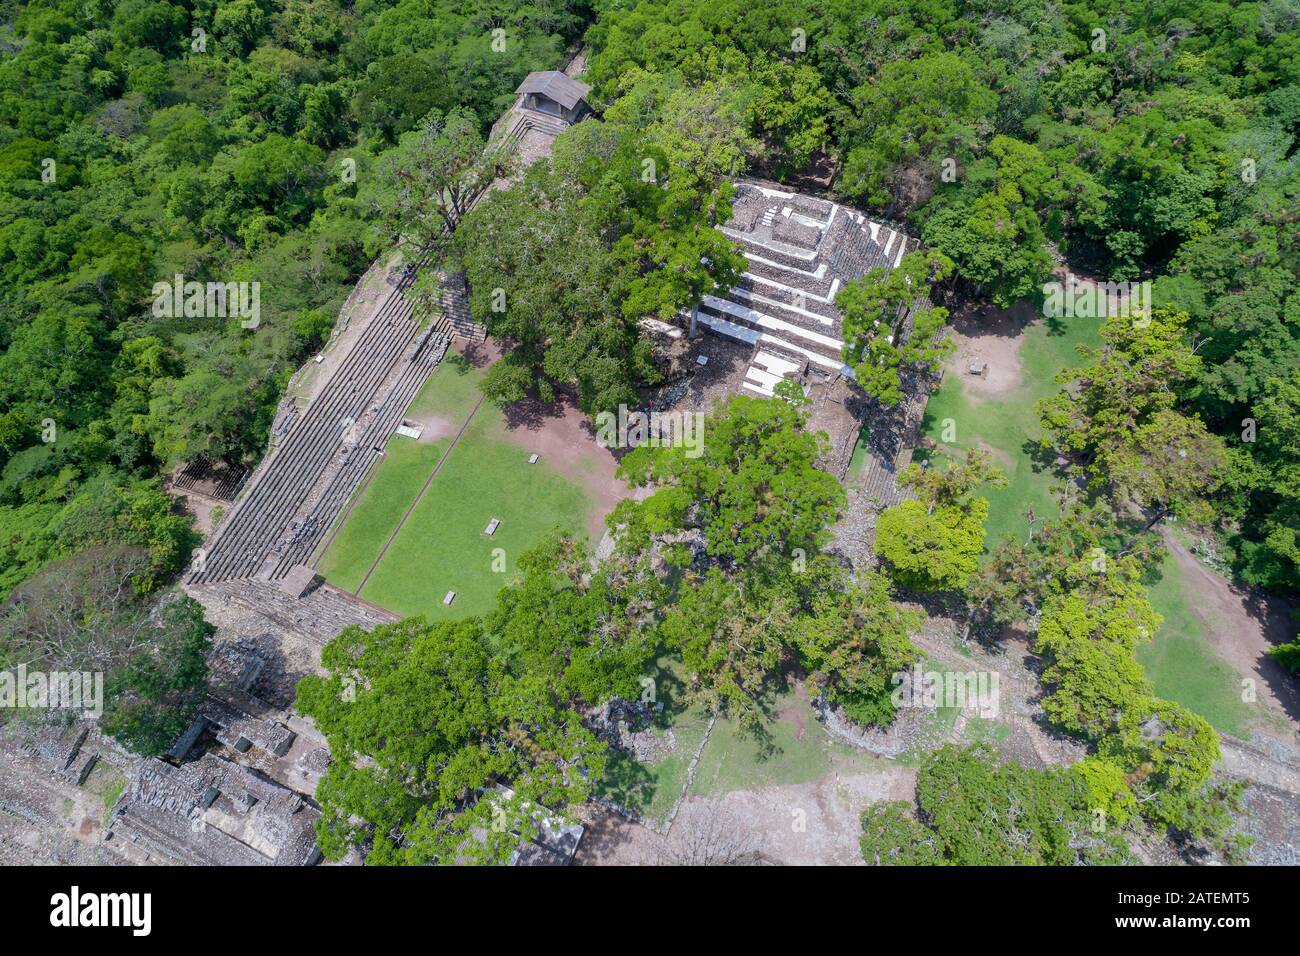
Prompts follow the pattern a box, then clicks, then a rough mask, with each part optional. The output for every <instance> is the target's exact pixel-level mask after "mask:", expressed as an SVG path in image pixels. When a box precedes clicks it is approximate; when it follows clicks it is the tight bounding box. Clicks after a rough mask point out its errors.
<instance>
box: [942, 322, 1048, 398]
mask: <svg viewBox="0 0 1300 956" xmlns="http://www.w3.org/2000/svg"><path fill="white" fill-rule="evenodd" d="M1038 317H1039V316H1038V313H1037V312H1036V311H1035V310H1034V308H1033V306H1032V305H1030V304H1029V303H1028V302H1018V303H1016V305H1015V306H1013V307H1012V308H1010V309H996V308H993V307H992V306H978V307H976V306H969V307H966V308H964V309H962V310H960V311H958V312H957V313H955V314H954V315H953V318H952V332H951V335H952V338H953V341H954V342H956V344H957V348H956V350H955V351H954V352H953V354H952V356H951V357H950V358H949V359H948V367H949V369H950V371H949V373H948V374H950V375H960V376H961V378H962V384H963V385H964V386H965V390H966V394H967V396H969V397H970V399H971V401H973V402H979V401H982V400H985V399H990V398H1002V397H1004V396H1006V395H1010V394H1011V393H1012V392H1014V391H1015V390H1016V389H1018V388H1019V387H1020V376H1021V369H1020V343H1021V341H1022V340H1023V333H1024V331H1025V327H1026V326H1027V325H1029V323H1030V322H1032V321H1034V319H1036V318H1038ZM985 363H987V364H988V368H987V369H985V371H984V373H983V374H982V375H972V374H970V371H969V370H970V367H971V366H972V365H983V364H985Z"/></svg>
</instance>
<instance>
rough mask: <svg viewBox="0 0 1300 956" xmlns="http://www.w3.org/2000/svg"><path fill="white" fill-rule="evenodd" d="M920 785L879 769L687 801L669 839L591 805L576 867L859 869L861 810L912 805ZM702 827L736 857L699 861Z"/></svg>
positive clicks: (898, 771) (903, 770)
mask: <svg viewBox="0 0 1300 956" xmlns="http://www.w3.org/2000/svg"><path fill="white" fill-rule="evenodd" d="M915 787H916V771H915V770H913V769H910V768H907V767H898V766H886V765H883V764H882V766H881V768H880V769H879V770H870V771H865V772H864V771H860V770H856V771H851V772H850V771H845V770H841V769H840V768H838V767H836V768H833V769H832V771H831V773H829V774H827V775H826V776H824V777H822V779H820V780H818V781H816V782H815V783H808V784H798V785H794V786H785V787H765V788H763V789H761V790H740V791H735V792H733V793H728V794H725V795H723V796H721V797H716V798H714V797H698V796H692V797H687V798H686V799H685V800H683V802H682V805H681V807H680V809H679V810H678V815H677V819H676V821H675V822H674V823H673V827H672V829H671V831H670V832H669V834H668V835H667V836H663V835H661V834H659V833H656V832H655V831H653V830H651V829H649V828H648V827H644V826H641V825H639V824H634V823H629V822H628V821H627V820H624V819H623V818H622V817H620V816H618V815H617V814H616V813H613V812H611V811H608V810H605V809H603V808H594V807H588V808H587V810H586V822H587V833H586V834H585V835H584V836H583V838H582V845H581V847H580V848H579V851H578V859H577V862H579V863H581V864H584V865H588V866H636V865H654V864H663V863H683V864H684V863H722V862H737V861H739V860H741V859H742V858H743V860H744V861H745V862H764V863H773V864H780V865H786V866H798V865H823V866H850V865H861V863H862V857H861V855H860V852H859V850H858V841H857V834H858V829H859V824H858V818H859V816H860V815H861V814H862V809H863V808H864V807H865V806H867V805H868V804H870V803H876V802H879V801H882V800H910V799H911V798H912V794H913V792H914V790H915ZM700 829H712V830H714V831H716V832H714V833H713V834H712V842H714V843H715V844H721V845H723V846H719V847H718V848H717V850H716V851H715V852H719V853H722V854H724V855H726V856H728V857H732V858H731V859H721V858H702V857H701V856H700V855H699V853H700V851H699V850H696V851H692V850H691V849H690V846H691V843H692V837H693V836H694V835H695V834H696V833H697V832H698V831H699V830H700ZM724 847H725V849H724ZM728 850H729V852H727V851H728Z"/></svg>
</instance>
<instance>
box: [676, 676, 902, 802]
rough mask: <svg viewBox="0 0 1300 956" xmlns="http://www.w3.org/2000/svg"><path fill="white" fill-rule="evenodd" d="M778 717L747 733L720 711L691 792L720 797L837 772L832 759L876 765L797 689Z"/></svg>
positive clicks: (782, 699)
mask: <svg viewBox="0 0 1300 956" xmlns="http://www.w3.org/2000/svg"><path fill="white" fill-rule="evenodd" d="M773 705H774V706H773V712H774V713H775V714H776V717H775V719H773V720H769V721H768V722H767V723H766V724H765V725H764V727H763V730H764V733H762V734H753V733H746V732H744V731H743V730H742V729H741V728H740V725H739V724H738V723H737V722H736V721H735V720H732V719H730V718H727V717H720V718H719V719H718V723H717V725H716V726H714V728H713V733H712V734H711V735H710V737H709V742H708V743H707V744H705V746H704V752H703V753H702V754H701V755H700V763H699V766H698V767H696V769H695V779H694V781H693V782H692V784H691V789H690V793H691V794H692V795H695V796H704V797H716V796H721V795H723V794H726V793H732V792H734V791H737V790H760V789H762V788H763V787H784V786H794V785H797V784H803V783H814V782H815V781H817V780H820V779H821V778H823V777H825V776H826V775H827V774H828V773H830V772H831V769H832V765H833V764H834V765H839V766H844V765H846V763H847V766H849V767H855V766H860V767H861V768H862V769H867V768H868V767H871V766H875V765H876V763H877V761H876V760H875V758H873V757H872V756H871V755H870V754H867V753H865V752H862V751H859V750H855V749H854V748H852V747H849V746H847V745H846V744H841V743H839V742H838V741H836V740H835V739H834V738H833V737H831V736H830V735H829V734H828V733H826V730H825V728H824V727H823V726H822V724H821V722H820V721H819V720H818V719H817V714H816V712H815V711H814V710H813V708H812V705H811V704H810V703H809V702H808V701H807V700H806V699H805V698H804V697H802V696H800V695H799V694H797V693H795V692H794V691H786V692H784V693H782V694H780V695H779V696H778V697H777V698H776V699H775V701H774V702H773Z"/></svg>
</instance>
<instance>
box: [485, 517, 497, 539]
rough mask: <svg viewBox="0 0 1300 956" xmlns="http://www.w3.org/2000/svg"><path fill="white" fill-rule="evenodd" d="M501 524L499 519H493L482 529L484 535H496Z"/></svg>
mask: <svg viewBox="0 0 1300 956" xmlns="http://www.w3.org/2000/svg"><path fill="white" fill-rule="evenodd" d="M500 524H501V519H500V518H493V519H492V520H491V521H489V522H488V524H487V527H486V528H484V529H483V533H484V534H488V535H490V534H496V530H497V527H498V526H499V525H500Z"/></svg>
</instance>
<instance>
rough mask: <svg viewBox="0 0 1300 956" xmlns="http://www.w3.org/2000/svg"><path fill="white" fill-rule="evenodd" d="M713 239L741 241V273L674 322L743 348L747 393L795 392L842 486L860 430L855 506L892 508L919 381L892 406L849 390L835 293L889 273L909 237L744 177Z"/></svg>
mask: <svg viewBox="0 0 1300 956" xmlns="http://www.w3.org/2000/svg"><path fill="white" fill-rule="evenodd" d="M722 232H723V233H724V234H725V235H727V236H728V237H729V238H731V239H733V240H735V241H736V242H737V243H738V244H739V245H740V248H741V251H742V252H743V253H744V255H745V258H746V259H747V260H748V267H747V268H746V270H745V272H744V273H743V274H742V275H741V277H740V281H738V282H737V283H736V285H735V286H734V287H733V288H732V289H731V290H729V291H728V292H727V293H726V294H725V295H718V296H713V295H710V296H705V297H704V300H703V301H702V302H701V303H700V305H699V306H698V307H697V308H696V309H695V310H694V312H693V314H692V313H690V312H685V313H683V317H684V318H687V319H692V318H693V319H694V320H695V321H696V322H697V323H698V324H699V325H700V326H703V327H704V328H706V329H708V330H709V331H711V332H713V333H715V334H717V335H721V336H723V337H725V338H727V339H731V340H733V341H736V342H739V343H742V344H744V345H747V346H750V347H752V348H753V354H752V356H751V358H750V363H749V369H748V371H747V372H746V374H745V379H744V381H743V382H742V383H741V387H742V388H744V389H745V390H747V391H749V392H751V393H753V394H755V395H759V396H763V397H771V396H772V395H773V393H774V390H775V388H776V386H777V384H779V383H780V381H781V380H782V379H784V378H791V379H793V380H795V381H798V382H800V383H801V384H803V385H805V390H806V391H807V393H808V395H809V398H810V399H811V400H812V407H811V409H810V424H811V426H812V427H813V428H815V429H817V430H819V431H825V432H826V433H827V434H828V435H829V436H830V439H831V445H832V447H831V453H830V454H829V455H828V456H827V460H826V461H824V462H823V466H824V467H826V468H827V470H829V471H831V472H832V473H833V474H835V475H836V476H837V477H839V478H841V479H843V478H844V477H845V475H846V473H847V470H848V464H849V461H850V459H851V457H852V454H853V449H854V446H855V445H856V443H857V438H858V432H859V430H860V428H861V425H862V423H863V422H866V423H867V424H868V428H867V462H866V464H865V467H864V470H863V477H862V487H863V489H864V491H865V492H866V494H865V499H864V500H866V501H867V502H870V503H871V505H872V506H873V507H878V508H884V507H888V506H889V505H891V504H894V503H895V502H897V501H898V500H900V498H901V497H903V492H902V491H901V490H900V489H899V488H898V486H897V484H896V482H895V475H896V474H897V472H898V470H899V469H900V468H901V467H902V466H903V465H904V464H905V463H906V461H905V459H907V458H910V450H911V447H912V446H913V445H914V443H915V442H914V438H915V431H916V427H917V425H918V423H919V422H920V419H921V415H922V412H923V410H924V407H925V397H926V395H927V393H928V381H927V377H926V376H915V375H913V376H906V377H905V392H906V396H907V397H906V399H905V400H904V401H903V402H902V403H900V405H899V406H897V407H896V408H893V409H883V408H880V407H879V406H878V405H877V404H876V403H875V402H874V401H872V400H871V399H870V398H869V397H868V396H866V395H864V394H863V393H862V392H861V391H860V390H858V389H856V388H853V387H851V383H852V381H853V378H854V374H853V370H852V369H851V368H849V367H848V366H846V365H845V364H844V361H843V358H842V356H841V350H842V348H843V345H844V340H843V334H844V333H843V317H842V316H841V315H840V312H839V310H838V309H837V308H836V307H835V296H836V295H837V294H838V293H839V290H840V289H841V288H842V287H843V285H844V284H845V283H846V282H850V281H852V280H854V279H858V278H860V277H862V276H864V275H866V274H867V272H869V271H870V270H871V269H873V268H875V267H876V266H884V267H886V268H896V267H897V266H898V264H899V263H900V262H901V261H902V259H903V256H905V255H906V254H907V253H909V252H912V251H914V250H916V248H917V247H918V245H919V243H918V241H917V240H916V239H914V238H912V237H910V236H908V235H906V234H905V233H903V232H900V231H899V230H897V229H895V228H893V227H891V226H888V225H885V224H882V223H878V222H873V221H872V220H870V219H868V218H866V217H865V216H864V215H863V214H862V213H860V212H857V211H855V210H853V209H850V208H848V207H847V206H841V205H839V204H838V203H835V202H831V201H830V200H826V199H818V198H816V197H813V196H804V195H800V194H799V193H793V192H789V191H787V190H784V189H782V188H780V187H779V186H777V185H776V184H773V183H766V182H759V181H753V180H747V181H741V182H739V183H737V184H736V200H735V204H734V206H733V210H732V219H731V221H730V222H728V223H727V224H726V225H725V226H723V227H722ZM918 304H919V305H928V304H929V303H928V302H926V301H922V302H921V303H918ZM910 333H911V329H910V328H906V327H905V328H904V329H903V333H902V334H903V335H909V334H910Z"/></svg>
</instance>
